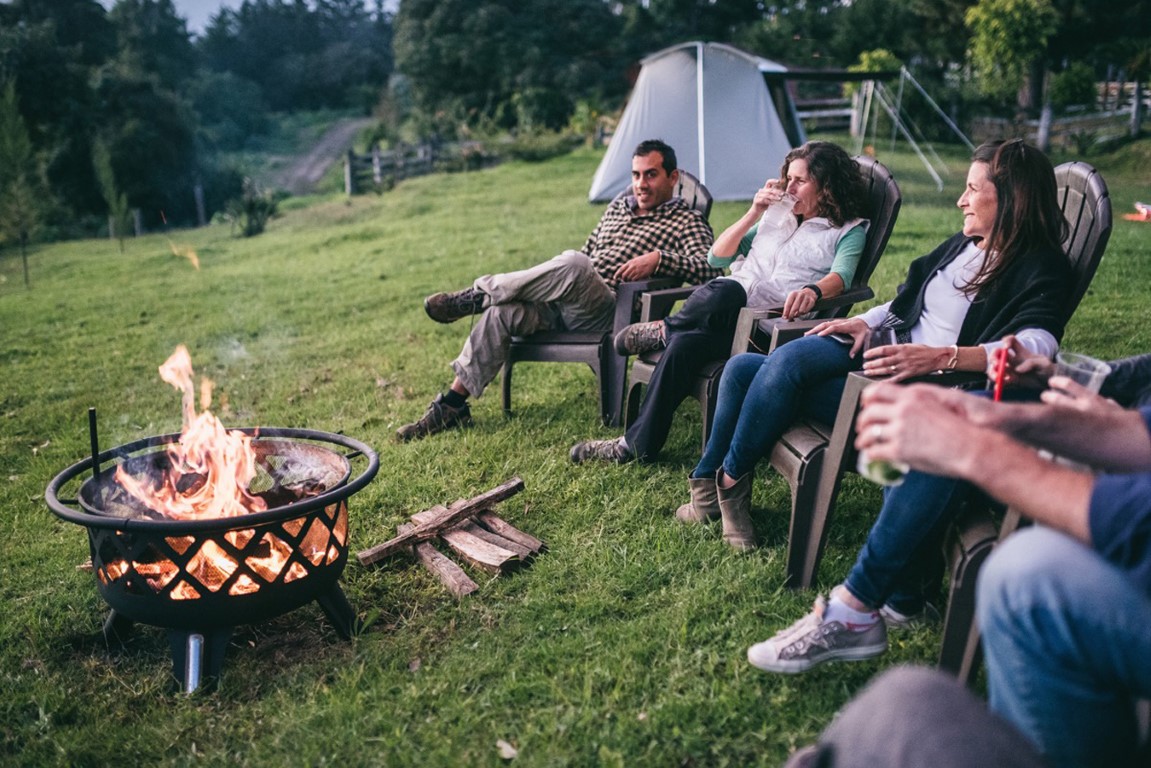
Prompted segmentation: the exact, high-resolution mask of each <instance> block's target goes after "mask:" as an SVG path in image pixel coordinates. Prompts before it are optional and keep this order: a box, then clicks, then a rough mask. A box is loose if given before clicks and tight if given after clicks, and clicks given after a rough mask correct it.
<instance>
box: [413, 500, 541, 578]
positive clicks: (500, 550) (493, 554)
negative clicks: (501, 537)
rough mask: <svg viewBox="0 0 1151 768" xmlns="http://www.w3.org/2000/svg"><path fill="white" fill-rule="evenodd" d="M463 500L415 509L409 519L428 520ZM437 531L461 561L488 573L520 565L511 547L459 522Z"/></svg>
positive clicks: (437, 516) (519, 559)
mask: <svg viewBox="0 0 1151 768" xmlns="http://www.w3.org/2000/svg"><path fill="white" fill-rule="evenodd" d="M466 503H467V502H456V503H455V504H453V505H452V507H449V508H447V509H445V508H444V507H433V508H432V509H428V510H425V511H423V512H417V513H416V514H414V515H412V520H414V521H415V522H416V524H417V525H426V524H427V522H428V521H429V520H436V519H439V518H442V517H443V516H444V515H445V513H452V512H454V511H455V509H457V508H459V507H462V506H463V505H464V504H466ZM473 525H474V524H473ZM439 535H440V538H441V539H443V541H444V543H445V544H447V545H448V546H449V547H451V548H452V550H453V551H454V552H455V553H456V554H458V555H459V556H460V557H462V558H463V559H464V560H465V561H467V562H468V563H470V564H471V565H473V566H475V567H476V568H480V569H482V570H485V571H487V572H488V573H493V574H500V573H508V572H509V571H513V570H515V569H517V568H519V567H520V566H521V565H523V558H522V557H520V556H519V555H518V554H516V553H515V552H514V551H512V550H510V549H506V548H504V547H502V546H499V545H498V544H492V543H491V542H490V541H485V540H484V539H482V538H480V537H479V536H476V535H475V534H474V533H472V532H471V531H468V530H466V529H465V527H464V526H461V525H459V524H457V525H456V526H453V527H452V528H449V529H447V530H443V531H440V534H439Z"/></svg>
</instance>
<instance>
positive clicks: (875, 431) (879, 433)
mask: <svg viewBox="0 0 1151 768" xmlns="http://www.w3.org/2000/svg"><path fill="white" fill-rule="evenodd" d="M871 439H872V440H874V441H875V442H877V443H881V442H883V425H882V424H876V425H875V426H873V427H872V428H871Z"/></svg>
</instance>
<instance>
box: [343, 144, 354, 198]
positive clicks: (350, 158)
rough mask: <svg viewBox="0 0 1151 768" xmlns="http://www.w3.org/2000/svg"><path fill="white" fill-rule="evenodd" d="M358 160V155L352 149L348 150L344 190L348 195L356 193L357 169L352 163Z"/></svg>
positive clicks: (345, 162)
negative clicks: (354, 168) (355, 169)
mask: <svg viewBox="0 0 1151 768" xmlns="http://www.w3.org/2000/svg"><path fill="white" fill-rule="evenodd" d="M355 162H356V156H355V155H354V154H352V150H350V149H349V150H348V152H347V154H346V155H344V192H345V194H347V196H348V197H351V196H352V195H354V194H355V193H356V182H355V176H354V174H355V171H354V170H353V169H352V165H353V164H354V163H355Z"/></svg>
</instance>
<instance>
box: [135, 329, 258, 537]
mask: <svg viewBox="0 0 1151 768" xmlns="http://www.w3.org/2000/svg"><path fill="white" fill-rule="evenodd" d="M160 378H161V379H163V380H164V381H166V382H167V383H169V384H171V385H172V386H173V387H175V388H176V389H178V390H180V391H181V392H182V393H183V403H182V412H183V429H182V430H181V432H180V440H179V442H177V443H173V444H171V445H170V446H168V448H167V453H168V459H169V461H170V462H171V469H170V470H169V471H167V472H164V473H163V475H162V476H161V477H160V478H158V480H157V481H156V482H149V481H146V480H140V479H137V478H135V477H132V476H131V475H129V474H128V473H127V472H125V471H123V468H122V467H117V469H116V480H117V482H119V483H120V484H121V485H122V486H123V487H124V489H125V490H127V491H128V492H129V493H130V494H132V495H133V496H134V497H136V498H137V499H138V500H140V501H141V502H143V503H144V504H146V505H147V506H148V508H149V509H151V510H153V511H155V512H158V513H160V514H162V515H164V516H165V517H170V518H176V519H183V520H187V519H200V518H214V517H234V516H237V515H245V514H248V513H249V512H262V511H264V510H265V509H267V508H268V507H267V503H266V502H265V501H264V500H263V499H261V498H259V497H257V496H253V495H251V494H250V493H249V492H248V486H249V485H250V483H251V482H252V478H254V477H255V476H256V472H257V468H256V453H255V451H254V450H253V449H252V438H251V437H250V436H248V435H245V434H244V433H242V432H239V431H228V430H226V429H224V425H223V424H221V423H220V420H219V419H217V418H216V417H215V416H213V415H212V413H211V412H210V411H208V410H207V408H208V406H209V405H211V402H212V393H211V382H210V381H208V380H207V379H203V380H202V381H201V395H200V403H201V407H202V408H203V409H204V410H203V412H202V413H200V414H197V413H196V404H195V399H196V398H195V386H194V384H193V371H192V357H191V355H189V354H188V349H187V348H186V347H185V346H184V345H183V344H181V345H180V346H178V347H176V351H175V352H173V353H172V356H171V357H169V358H168V359H167V361H165V362H164V364H163V365H161V366H160Z"/></svg>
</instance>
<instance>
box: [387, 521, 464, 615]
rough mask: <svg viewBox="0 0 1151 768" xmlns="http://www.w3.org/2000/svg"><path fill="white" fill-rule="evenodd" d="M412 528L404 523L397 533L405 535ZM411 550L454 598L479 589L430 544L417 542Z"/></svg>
mask: <svg viewBox="0 0 1151 768" xmlns="http://www.w3.org/2000/svg"><path fill="white" fill-rule="evenodd" d="M413 528H415V526H414V525H412V524H411V523H404V524H403V525H401V526H399V528H398V532H399V533H407V532H409V531H411V530H412V529H413ZM413 550H414V551H415V553H416V557H417V558H418V559H419V561H420V562H421V563H422V564H423V566H424V567H425V568H427V569H428V570H429V571H430V572H431V574H432V575H433V576H435V577H436V578H437V579H439V581H440V583H441V584H443V585H444V586H445V587H447V589H448V591H449V592H451V593H452V594H453V595H455V596H456V597H465V596H467V595H470V594H471V593H472V592H475V591H476V590H477V589H479V588H480V586H479V584H476V583H475V582H474V581H472V580H471V577H469V576H468V575H467V573H465V572H464V569H463V568H461V567H459V566H458V565H456V563H455V562H454V561H453V560H452V559H451V558H449V557H447V556H446V555H444V554H443V553H441V552H440V551H439V550H438V549H436V548H435V547H434V546H433V545H432V543H431V542H429V541H421V542H417V543H416V544H415V545H413Z"/></svg>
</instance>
